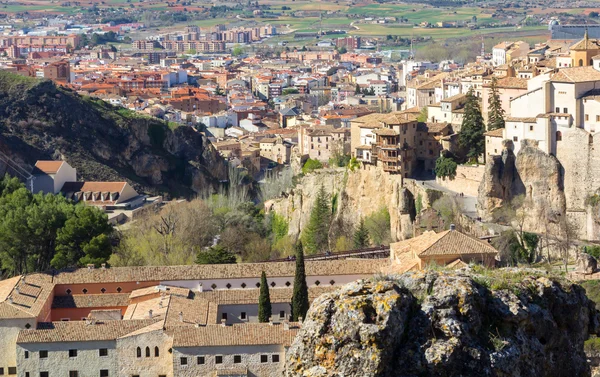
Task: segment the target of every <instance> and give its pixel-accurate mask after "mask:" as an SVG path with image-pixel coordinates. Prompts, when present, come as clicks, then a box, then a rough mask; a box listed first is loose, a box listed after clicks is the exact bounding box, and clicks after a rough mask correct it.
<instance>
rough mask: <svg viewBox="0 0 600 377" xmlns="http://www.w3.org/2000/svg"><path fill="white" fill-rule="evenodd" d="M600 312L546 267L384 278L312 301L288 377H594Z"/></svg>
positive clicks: (289, 361)
mask: <svg viewBox="0 0 600 377" xmlns="http://www.w3.org/2000/svg"><path fill="white" fill-rule="evenodd" d="M557 279H558V278H557ZM598 314H599V313H598V312H597V310H596V308H595V305H594V303H593V302H592V301H590V300H589V299H588V298H587V297H586V295H585V291H584V290H583V288H581V287H580V286H578V285H574V284H570V283H568V282H567V281H564V280H563V281H560V280H556V279H551V278H548V277H547V276H546V273H545V271H543V272H542V271H537V270H531V269H528V270H524V269H505V270H501V271H497V272H489V271H487V272H484V273H483V274H478V273H475V272H474V271H472V270H470V269H468V268H465V269H462V270H458V271H428V272H422V271H420V272H409V273H406V274H403V275H393V276H388V277H382V276H380V277H376V278H372V279H369V280H361V281H358V282H354V283H351V284H348V285H346V286H344V287H342V288H341V289H339V290H337V291H335V292H332V293H329V294H326V295H323V296H321V297H319V298H318V299H317V300H315V302H314V303H313V304H312V306H311V308H310V310H309V312H308V314H307V318H306V320H305V322H304V323H303V325H302V329H301V330H300V332H299V333H298V335H297V337H296V339H295V340H294V342H293V344H292V345H291V347H290V349H289V351H288V353H287V356H286V370H285V376H286V377H300V376H303V377H304V376H322V377H324V376H332V377H333V376H336V377H337V376H345V377H351V376H361V377H370V376H373V377H375V376H376V377H396V376H398V377H400V376H406V377H409V376H411V377H412V376H448V377H449V376H521V377H526V376H531V377H533V376H542V377H544V376H548V377H550V376H553V377H561V376H565V377H571V376H590V373H591V372H590V367H589V365H588V364H587V362H586V355H585V353H584V347H583V346H584V341H585V340H586V339H587V338H588V337H589V335H590V334H596V333H598V329H599V323H600V321H599V319H600V318H599V315H598Z"/></svg>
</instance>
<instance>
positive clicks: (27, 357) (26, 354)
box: [25, 351, 29, 359]
mask: <svg viewBox="0 0 600 377" xmlns="http://www.w3.org/2000/svg"><path fill="white" fill-rule="evenodd" d="M25 358H26V359H29V351H25Z"/></svg>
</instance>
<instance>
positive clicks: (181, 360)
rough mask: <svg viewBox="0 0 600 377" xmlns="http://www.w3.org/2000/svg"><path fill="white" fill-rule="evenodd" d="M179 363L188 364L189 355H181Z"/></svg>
mask: <svg viewBox="0 0 600 377" xmlns="http://www.w3.org/2000/svg"><path fill="white" fill-rule="evenodd" d="M179 364H181V365H187V357H180V358H179Z"/></svg>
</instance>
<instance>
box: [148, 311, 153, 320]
mask: <svg viewBox="0 0 600 377" xmlns="http://www.w3.org/2000/svg"><path fill="white" fill-rule="evenodd" d="M148 318H150V319H152V309H150V310H148Z"/></svg>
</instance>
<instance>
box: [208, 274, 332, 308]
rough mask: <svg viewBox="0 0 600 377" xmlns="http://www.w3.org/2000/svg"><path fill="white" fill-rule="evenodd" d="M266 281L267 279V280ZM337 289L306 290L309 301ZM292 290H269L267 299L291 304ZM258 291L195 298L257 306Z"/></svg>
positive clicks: (220, 291)
mask: <svg viewBox="0 0 600 377" xmlns="http://www.w3.org/2000/svg"><path fill="white" fill-rule="evenodd" d="M267 280H268V278H267ZM321 283H322V284H323V285H325V284H329V281H323V282H321ZM335 289H337V287H334V286H330V285H327V286H321V287H310V288H309V289H308V298H309V300H314V299H315V298H317V297H319V296H320V295H322V294H323V293H329V292H331V291H333V290H335ZM292 292H293V288H270V289H269V297H270V298H271V302H272V303H282V302H291V299H292ZM259 295H260V289H258V288H245V289H227V290H225V289H217V290H214V291H208V292H200V293H196V297H197V298H202V299H205V300H207V301H210V302H214V303H216V304H218V305H241V304H257V303H258V297H259Z"/></svg>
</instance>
